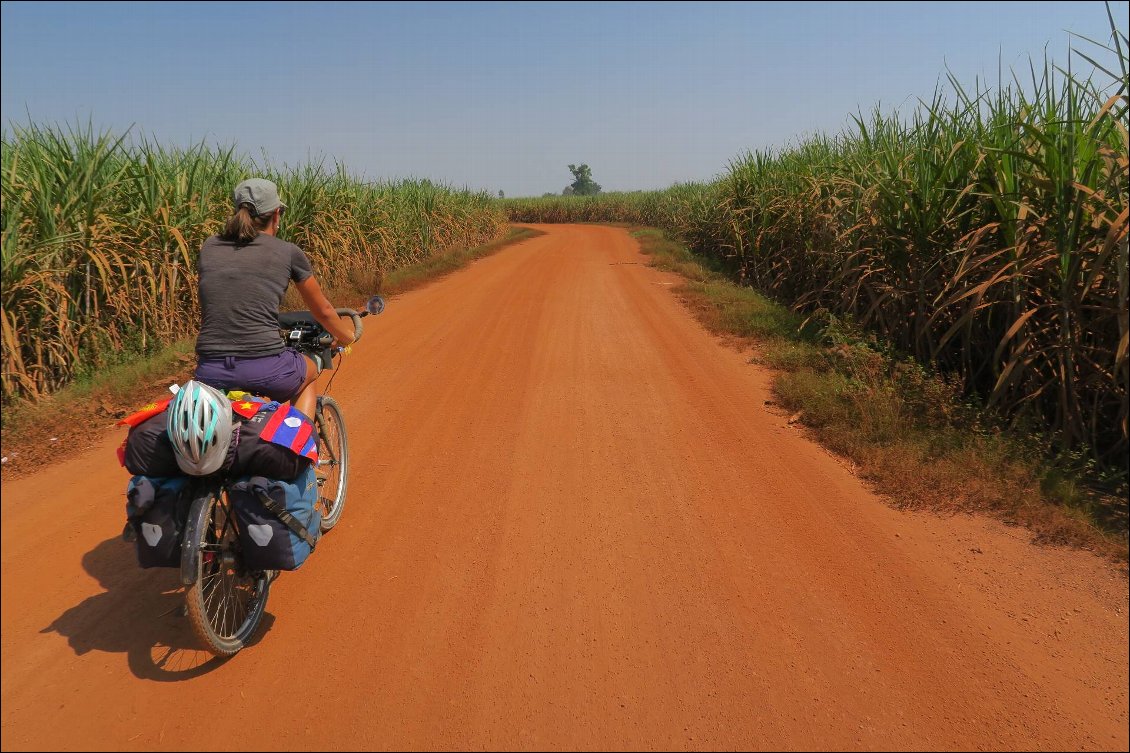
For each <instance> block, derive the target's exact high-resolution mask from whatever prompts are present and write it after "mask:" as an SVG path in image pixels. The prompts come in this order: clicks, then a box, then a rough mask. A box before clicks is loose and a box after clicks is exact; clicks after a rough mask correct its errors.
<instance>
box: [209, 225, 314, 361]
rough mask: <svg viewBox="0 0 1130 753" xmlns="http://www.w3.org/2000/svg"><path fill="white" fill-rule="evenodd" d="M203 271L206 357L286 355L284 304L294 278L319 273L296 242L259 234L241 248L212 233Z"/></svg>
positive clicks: (303, 278) (299, 278) (304, 278)
mask: <svg viewBox="0 0 1130 753" xmlns="http://www.w3.org/2000/svg"><path fill="white" fill-rule="evenodd" d="M197 270H198V271H199V274H200V335H199V336H198V337H197V338H196V353H197V354H198V355H201V356H269V355H273V354H275V353H281V352H282V350H283V348H284V347H285V345H284V344H283V341H282V338H280V337H279V304H280V303H282V299H283V295H284V294H285V293H286V289H287V286H289V285H290V281H291V280H294V281H295V282H302V281H303V280H306V279H308V278H309V277H310V276H311V275H312V274H313V273H314V272H313V270H312V269H311V268H310V260H309V259H307V258H306V254H304V253H302V249H300V248H299V247H298V246H296V245H294V244H293V243H287V242H286V241H282V240H279V239H278V238H276V237H275V236H273V235H268V234H267V233H260V234H259V237H257V238H256V239H255V240H253V241H251V242H250V243H248V244H246V245H243V246H237V245H236V244H235V243H233V242H232V241H225V240H224V239H222V238H220V237H219V236H218V235H213V236H212V237H211V238H209V239H208V240H206V241H204V246H203V247H202V248H201V249H200V260H199V262H198V264H197Z"/></svg>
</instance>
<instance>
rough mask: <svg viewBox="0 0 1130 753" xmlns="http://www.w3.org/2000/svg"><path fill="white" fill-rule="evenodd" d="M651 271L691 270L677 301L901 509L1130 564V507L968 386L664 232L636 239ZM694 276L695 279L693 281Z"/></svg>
mask: <svg viewBox="0 0 1130 753" xmlns="http://www.w3.org/2000/svg"><path fill="white" fill-rule="evenodd" d="M634 235H636V237H637V238H639V239H640V244H641V249H642V250H643V251H644V253H647V254H649V255H650V256H651V258H652V263H653V264H655V265H656V266H659V267H661V268H664V269H668V270H673V271H681V272H683V273H684V275H685V276H686V277H687V279H688V282H687V284H685V285H683V286H680V287H679V288H677V289H676V290H675V292H676V294H678V295H679V296H680V297H681V298H682V299H683V301H684V303H685V304H686V305H687V306H688V308H689V309H690V310H691V311H692V312H693V313H694V314H695V316H696V318H698V319H699V321H701V322H702V323H703V325H704V326H706V327H707V328H708V329H709V330H711V331H712V332H714V333H715V334H719V335H723V336H725V337H727V338H730V339H731V341H732V342H733V343H734V344H735V345H737V346H739V347H751V348H753V349H754V350H755V351H756V352H757V353H758V355H757V356H756V357H755V360H756V361H758V362H759V363H761V364H763V365H765V366H768V367H770V368H772V369H773V370H774V371H775V375H774V382H773V390H774V394H775V398H776V401H777V403H778V404H779V405H780V406H781V407H782V408H784V409H786V410H788V411H789V412H792V413H799V414H800V416H799V423H800V424H801V425H803V426H804V427H805V428H806V430H807V431H809V432H811V435H812V436H813V438H815V439H816V440H817V441H819V442H820V443H821V444H823V445H824V446H826V447H827V448H829V449H830V450H832V451H833V452H835V453H837V454H839V455H841V456H843V457H846V458H849V459H850V460H851V461H852V462H854V463H855V465H856V467H857V473H858V475H859V476H860V477H861V478H863V479H865V480H866V481H868V482H869V483H870V484H871V485H872V486H873V487H874V489H875V490H876V491H877V492H879V493H880V494H883V495H884V496H886V497H887V498H888V499H890V500H891V502H892V504H894V505H896V506H899V507H906V508H915V509H928V510H933V511H935V512H941V513H944V514H946V513H954V512H980V513H987V514H991V515H994V516H996V517H997V518H999V519H1001V520H1003V521H1005V522H1006V523H1009V524H1015V525H1022V526H1024V527H1026V528H1028V529H1029V530H1030V531H1031V532H1032V534H1033V540H1034V541H1036V542H1039V543H1046V544H1061V545H1070V546H1075V547H1079V548H1083V549H1089V550H1092V551H1095V552H1098V553H1101V554H1103V555H1105V556H1108V557H1111V558H1113V559H1115V560H1117V561H1120V562H1122V563H1125V562H1126V561H1127V555H1128V548H1127V511H1128V507H1127V501H1126V499H1125V498H1124V497H1122V496H1119V495H1117V494H1111V493H1109V491H1105V492H1104V491H1103V490H1101V489H1095V488H1093V487H1092V486H1088V485H1087V484H1086V483H1084V479H1081V478H1080V477H1079V476H1078V475H1076V474H1075V473H1073V471H1072V469H1064V468H1061V467H1058V466H1057V465H1056V464H1055V463H1053V462H1051V461H1049V460H1048V459H1047V454H1046V453H1045V452H1044V451H1043V450H1044V448H1042V447H1040V446H1039V442H1040V440H1039V439H1038V438H1034V437H1031V436H1028V435H1024V434H1021V433H1019V432H1017V431H1015V430H1011V431H1010V430H1008V429H1007V428H1004V427H1002V424H1001V422H1000V421H999V420H998V419H997V418H996V417H994V416H993V415H992V414H991V413H987V412H986V411H985V410H984V408H983V406H979V405H975V404H973V403H971V402H970V401H968V400H967V399H964V398H963V397H962V392H961V389H960V385H958V384H955V383H954V382H953V381H952V380H949V381H947V380H946V379H945V378H943V377H942V376H939V375H938V374H936V373H933V372H931V371H928V370H927V369H925V368H923V367H921V366H920V365H918V364H917V363H916V362H915V361H914V360H913V358H909V357H906V356H902V355H898V354H896V353H894V352H891V351H890V350H884V349H882V348H880V347H879V346H878V344H877V342H876V340H875V338H874V336H871V335H868V334H866V333H865V332H863V331H860V330H857V329H851V328H849V327H847V326H845V325H844V324H843V323H841V322H837V321H835V320H830V321H826V322H824V323H821V324H816V323H815V322H813V321H811V320H807V321H806V320H805V319H804V318H802V317H801V316H798V315H797V314H795V313H793V312H790V311H789V310H788V309H786V308H785V307H783V306H780V305H778V304H775V303H773V302H771V301H769V300H768V299H766V298H765V297H764V296H762V295H760V294H758V293H757V292H755V291H753V290H751V289H750V288H743V287H740V286H738V285H735V284H734V283H732V282H729V281H727V280H726V279H725V278H724V276H723V275H722V274H720V273H719V272H717V271H712V270H710V269H708V268H706V267H704V266H699V267H698V268H697V269H696V268H695V264H696V262H695V258H694V256H693V255H692V254H690V252H689V251H688V250H687V249H686V248H685V247H683V246H681V245H680V244H677V243H673V242H671V241H669V240H667V239H665V238H664V237H663V235H662V234H661V233H658V232H657V231H655V230H651V229H643V230H639V231H636V232H635V233H634ZM688 271H689V272H690V274H686V273H687V272H688Z"/></svg>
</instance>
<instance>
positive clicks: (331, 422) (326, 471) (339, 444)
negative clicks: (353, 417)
mask: <svg viewBox="0 0 1130 753" xmlns="http://www.w3.org/2000/svg"><path fill="white" fill-rule="evenodd" d="M314 420H315V425H316V428H317V432H318V469H317V472H316V473H317V476H318V504H319V505H321V507H322V510H321V512H322V525H321V528H322V532H323V533H325V532H326V531H328V530H330V529H331V528H333V527H334V526H335V525H337V522H338V521H339V520H340V519H341V512H342V510H344V509H345V493H346V486H347V481H348V475H347V473H348V470H349V443H348V441H347V439H346V434H345V418H344V417H343V416H342V415H341V408H340V407H339V406H338V404H337V402H335V401H334V399H333V398H332V397H327V396H325V395H323V396H321V397H319V398H318V410H317V413H316V415H315V419H314Z"/></svg>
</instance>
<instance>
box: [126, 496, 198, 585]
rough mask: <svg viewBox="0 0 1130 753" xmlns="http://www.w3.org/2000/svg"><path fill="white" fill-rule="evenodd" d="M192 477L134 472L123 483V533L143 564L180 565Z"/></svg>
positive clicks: (146, 565)
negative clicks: (133, 541) (136, 474)
mask: <svg viewBox="0 0 1130 753" xmlns="http://www.w3.org/2000/svg"><path fill="white" fill-rule="evenodd" d="M193 481H194V479H191V478H187V477H185V476H170V477H167V478H166V477H160V476H134V477H133V478H131V479H130V480H129V485H128V486H127V487H126V520H127V523H126V534H127V536H128V538H129V539H136V541H137V563H138V564H139V565H141V566H142V567H180V543H181V537H182V536H183V535H184V524H185V519H186V518H187V517H188V508H189V507H191V505H192V493H193V490H194V485H193Z"/></svg>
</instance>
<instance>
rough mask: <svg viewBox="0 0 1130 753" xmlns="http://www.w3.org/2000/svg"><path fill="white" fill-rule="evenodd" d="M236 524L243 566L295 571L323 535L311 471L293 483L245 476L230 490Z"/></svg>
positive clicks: (229, 494) (229, 487)
mask: <svg viewBox="0 0 1130 753" xmlns="http://www.w3.org/2000/svg"><path fill="white" fill-rule="evenodd" d="M228 497H229V499H230V500H231V503H232V507H234V508H235V514H236V519H237V520H238V521H239V543H240V549H241V550H242V552H243V564H244V565H245V566H246V567H247V568H249V569H251V570H297V569H298V568H299V567H301V565H302V563H303V562H305V561H306V558H307V557H309V556H310V553H311V552H312V551H314V546H315V545H316V544H317V542H318V537H319V536H320V535H321V524H322V514H321V512H320V511H319V510H318V509H317V507H316V505H317V502H318V478H317V476H315V474H314V468H313V467H307V468H306V470H304V471H302V472H301V473H299V474H298V478H296V479H295V480H294V481H283V480H280V479H268V478H265V477H263V476H247V477H244V478H241V479H238V480H237V481H234V482H233V483H231V484H229V485H228Z"/></svg>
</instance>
